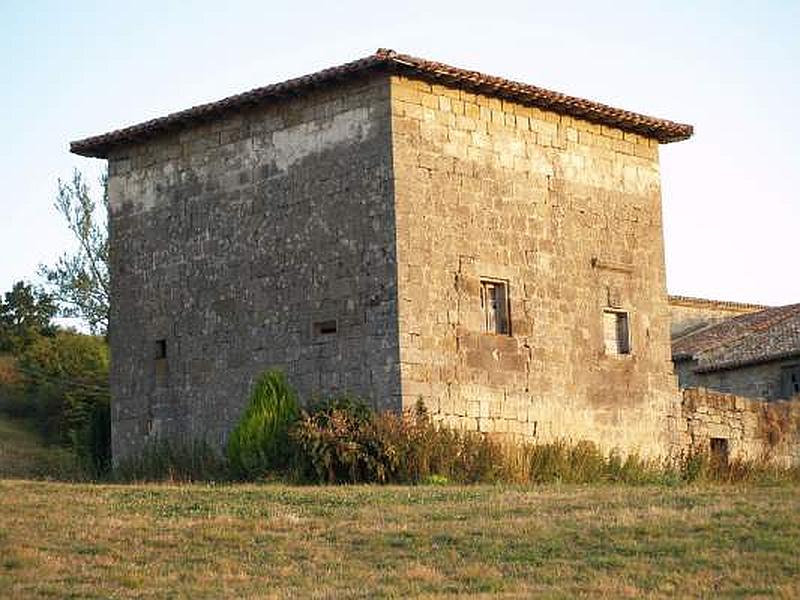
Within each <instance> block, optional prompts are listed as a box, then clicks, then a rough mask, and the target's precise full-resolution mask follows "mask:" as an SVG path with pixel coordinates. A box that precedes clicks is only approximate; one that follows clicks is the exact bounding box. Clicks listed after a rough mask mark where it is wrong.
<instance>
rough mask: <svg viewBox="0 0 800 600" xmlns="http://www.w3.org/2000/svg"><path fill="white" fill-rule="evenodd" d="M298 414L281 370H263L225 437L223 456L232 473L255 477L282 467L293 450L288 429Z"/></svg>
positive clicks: (295, 402) (285, 466)
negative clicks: (227, 438) (235, 423)
mask: <svg viewBox="0 0 800 600" xmlns="http://www.w3.org/2000/svg"><path fill="white" fill-rule="evenodd" d="M299 415H300V408H299V405H298V403H297V396H296V394H295V392H294V390H293V389H292V388H291V387H290V386H289V384H288V383H287V382H286V379H285V377H284V376H283V374H282V373H281V372H279V371H268V372H266V373H264V374H263V375H262V376H261V377H260V378H259V379H258V381H257V382H256V385H255V387H254V388H253V391H252V393H251V394H250V401H249V404H248V406H247V408H246V409H245V412H244V414H243V415H242V418H241V420H240V421H239V424H238V425H237V426H236V429H234V430H233V432H232V433H231V435H230V438H229V440H228V448H227V456H228V460H229V462H230V466H231V469H232V471H233V473H234V475H235V476H237V477H240V478H250V479H255V478H259V477H263V476H264V475H266V474H267V473H269V472H280V471H284V470H286V468H287V467H288V466H289V464H290V461H291V458H292V454H293V453H292V449H291V448H290V440H289V429H290V427H291V426H292V424H293V423H294V422H295V421H296V420H297V418H298V417H299Z"/></svg>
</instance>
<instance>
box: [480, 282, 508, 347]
mask: <svg viewBox="0 0 800 600" xmlns="http://www.w3.org/2000/svg"><path fill="white" fill-rule="evenodd" d="M481 312H482V315H483V331H484V332H486V333H496V334H499V335H511V319H510V317H509V313H510V311H509V297H508V282H507V281H501V280H498V279H482V280H481Z"/></svg>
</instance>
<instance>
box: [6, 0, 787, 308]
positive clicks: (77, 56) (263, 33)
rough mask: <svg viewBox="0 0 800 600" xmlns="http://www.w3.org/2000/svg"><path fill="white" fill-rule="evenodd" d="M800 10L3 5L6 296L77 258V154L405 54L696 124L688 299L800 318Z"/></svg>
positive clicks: (681, 272)
mask: <svg viewBox="0 0 800 600" xmlns="http://www.w3.org/2000/svg"><path fill="white" fill-rule="evenodd" d="M799 29H800V2H797V1H789V0H785V1H778V0H773V1H767V0H764V1H762V2H736V1H732V2H722V1H720V2H703V1H702V0H701V1H697V2H689V1H683V0H675V1H672V2H647V1H644V0H639V1H630V2H629V1H625V2H614V3H610V2H609V3H600V2H597V1H596V0H595V1H593V2H569V1H562V2H559V3H555V2H541V3H540V2H514V1H506V2H466V1H462V2H432V1H430V0H428V1H427V2H400V3H375V2H364V1H358V2H357V1H346V0H340V1H338V2H331V3H313V2H295V3H280V4H279V3H266V2H263V1H261V2H235V1H233V0H229V1H228V2H191V3H190V2H166V1H160V2H148V1H139V2H135V3H108V2H80V1H77V0H76V1H72V2H66V1H64V2H35V1H25V2H23V1H13V0H4V1H3V2H2V3H0V73H2V93H1V94H0V115H2V116H0V140H1V141H0V149H1V150H2V157H3V160H2V161H0V180H2V181H3V183H4V189H5V192H4V193H3V194H2V197H0V206H1V207H2V214H3V216H4V218H3V219H2V221H0V223H2V225H1V227H2V230H0V256H2V260H0V291H4V290H7V289H8V288H9V287H10V286H11V284H12V282H13V281H15V280H17V279H21V278H28V279H30V278H33V277H34V275H35V271H36V265H37V264H38V263H40V262H43V261H44V262H50V261H52V260H53V259H54V258H55V257H56V256H57V255H58V254H59V253H60V252H61V251H62V250H63V249H64V248H66V247H67V246H68V245H69V239H68V237H67V234H66V232H65V231H64V227H63V224H62V223H61V221H60V220H59V217H58V216H57V215H56V214H55V212H54V210H53V209H52V201H53V197H54V193H55V189H56V179H57V178H58V177H62V178H64V177H67V176H69V174H70V171H71V169H72V168H73V166H75V167H78V168H80V169H83V170H85V171H87V172H91V173H93V174H94V173H96V172H97V171H98V168H99V165H100V161H96V160H89V159H83V158H80V157H77V156H73V155H71V154H69V153H68V149H67V148H68V142H69V141H70V140H73V139H77V138H81V137H85V136H88V135H93V134H98V133H102V132H105V131H107V130H109V129H115V128H118V127H120V126H123V125H126V124H131V123H134V122H138V121H142V120H145V119H149V118H152V117H156V116H161V115H163V114H166V113H168V112H171V111H175V110H179V109H182V108H186V107H188V106H191V105H194V104H198V103H201V102H206V101H210V100H215V99H218V98H221V97H223V96H226V95H229V94H233V93H237V92H240V91H244V90H246V89H250V88H252V87H256V86H260V85H264V84H267V83H270V82H274V81H280V80H282V79H285V78H287V77H290V76H295V75H301V74H303V73H307V72H311V71H314V70H317V69H319V68H323V67H326V66H331V65H335V64H338V63H341V62H345V61H348V60H351V59H354V58H358V57H360V56H363V55H366V54H369V53H371V52H373V51H374V50H375V49H376V48H377V47H379V46H384V47H391V48H394V49H396V50H399V51H402V52H406V53H409V54H416V55H419V56H424V57H426V58H432V59H436V60H441V61H444V62H449V63H451V64H454V65H457V66H463V67H467V68H474V69H478V70H482V71H485V72H488V73H491V74H495V75H502V76H505V77H509V78H513V79H518V80H522V81H525V82H528V83H533V84H535V85H540V86H543V87H548V88H551V89H555V90H558V91H562V92H566V93H570V94H574V95H578V96H583V97H587V98H591V99H595V100H600V101H603V102H607V103H610V104H613V105H617V106H620V107H622V108H627V109H630V110H635V111H640V112H644V113H648V114H653V115H656V116H659V117H665V118H670V119H673V120H678V121H683V122H688V123H692V124H694V125H695V127H696V133H695V137H694V138H693V139H692V140H690V141H688V142H682V143H677V144H670V145H667V146H663V147H662V152H661V157H662V182H663V200H664V219H665V234H666V250H667V268H668V287H669V291H670V292H671V293H677V294H685V295H697V296H705V297H712V298H721V299H730V300H740V301H753V302H764V303H772V304H786V303H791V302H800V277H798V275H797V272H798V267H797V256H798V251H797V248H798V245H799V244H798V242H799V241H800V235H798V231H799V228H798V223H799V222H800V203H798V190H800V141H799V140H800V120H799V119H798V118H797V117H796V115H795V114H794V112H795V111H796V109H797V107H798V106H800V77H799V76H798V75H800V35H798V33H797V31H798V30H799Z"/></svg>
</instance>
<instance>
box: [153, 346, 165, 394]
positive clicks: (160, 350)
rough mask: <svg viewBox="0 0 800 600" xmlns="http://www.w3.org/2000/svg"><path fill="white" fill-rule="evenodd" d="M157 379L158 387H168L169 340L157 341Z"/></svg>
mask: <svg viewBox="0 0 800 600" xmlns="http://www.w3.org/2000/svg"><path fill="white" fill-rule="evenodd" d="M155 356H156V358H155V361H154V362H155V378H156V385H157V386H158V387H162V386H165V385H167V378H168V370H167V340H156V347H155Z"/></svg>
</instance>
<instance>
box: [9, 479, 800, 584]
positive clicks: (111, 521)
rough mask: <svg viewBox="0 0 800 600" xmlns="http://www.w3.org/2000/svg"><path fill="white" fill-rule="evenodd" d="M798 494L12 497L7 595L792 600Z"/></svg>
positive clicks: (407, 490)
mask: <svg viewBox="0 0 800 600" xmlns="http://www.w3.org/2000/svg"><path fill="white" fill-rule="evenodd" d="M798 492H800V489H798V487H796V486H782V487H756V486H748V487H735V486H720V487H709V486H705V487H676V488H663V487H633V488H632V487H622V486H594V487H586V486H548V487H539V488H514V487H489V486H475V487H328V488H320V487H287V486H282V485H263V486H253V485H246V486H245V485H241V486H240V485H237V486H216V487H215V486H199V485H186V486H164V485H146V486H109V485H86V484H65V483H52V482H31V481H0V590H5V595H6V596H9V597H15V598H26V597H58V598H66V597H80V598H101V597H102V598H107V597H119V598H161V597H191V598H219V597H267V598H269V597H287V596H291V597H311V598H315V597H316V598H328V597H356V598H375V597H401V598H402V597H409V596H416V597H430V598H432V597H457V596H463V595H466V594H470V595H476V596H481V595H483V596H486V597H489V596H492V597H508V598H512V597H513V598H516V597H529V596H532V595H546V596H555V597H573V596H576V595H590V596H608V597H643V596H645V597H647V596H651V597H667V596H669V597H673V596H682V597H689V596H691V597H698V596H736V597H748V596H762V597H763V596H778V597H781V596H782V597H787V598H792V597H794V598H796V597H798V596H800V557H799V556H798V553H797V549H798V544H800V517H799V516H798V515H800V494H799V493H798ZM0 595H2V594H0Z"/></svg>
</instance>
